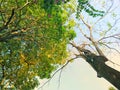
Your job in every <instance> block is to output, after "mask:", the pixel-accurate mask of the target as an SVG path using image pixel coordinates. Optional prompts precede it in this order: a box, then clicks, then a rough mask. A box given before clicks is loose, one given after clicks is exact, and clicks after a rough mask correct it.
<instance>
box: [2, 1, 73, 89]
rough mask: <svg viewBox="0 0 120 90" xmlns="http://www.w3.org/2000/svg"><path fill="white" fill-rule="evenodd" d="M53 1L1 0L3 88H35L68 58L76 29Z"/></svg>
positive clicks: (60, 7)
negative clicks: (39, 80) (67, 47)
mask: <svg viewBox="0 0 120 90" xmlns="http://www.w3.org/2000/svg"><path fill="white" fill-rule="evenodd" d="M53 1H55V0H50V2H49V4H48V6H47V8H46V3H48V2H47V1H46V0H22V1H20V0H19V1H18V0H9V1H5V0H1V1H0V90H4V89H6V88H10V89H17V90H30V89H34V88H35V87H36V86H37V85H39V82H38V77H39V78H40V79H43V78H50V75H51V72H52V71H54V70H55V69H56V68H57V67H58V66H59V65H60V64H63V63H64V62H65V61H66V60H65V58H66V56H67V52H66V45H67V43H68V42H69V40H71V39H73V37H75V33H74V31H73V30H72V27H71V26H69V23H68V24H66V25H65V21H66V20H67V17H68V15H69V14H68V13H66V14H65V13H64V14H63V13H62V12H65V11H64V10H63V9H62V6H60V3H59V5H58V3H57V2H56V3H53ZM61 3H62V4H63V3H64V2H61ZM49 8H50V9H49ZM48 9H49V10H48ZM69 29H71V30H69Z"/></svg>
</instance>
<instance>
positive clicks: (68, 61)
mask: <svg viewBox="0 0 120 90" xmlns="http://www.w3.org/2000/svg"><path fill="white" fill-rule="evenodd" d="M76 58H78V57H75V58H72V59H70V60H67V62H66V63H65V64H64V65H63V66H62V67H60V68H59V69H57V70H56V71H55V72H54V73H53V74H52V76H51V78H50V79H48V80H47V81H46V82H45V83H44V84H43V85H42V86H40V87H38V89H40V88H42V87H44V86H45V85H46V84H47V83H48V82H49V81H50V80H51V79H52V78H53V77H54V76H55V75H56V74H57V73H58V72H59V71H60V70H62V69H63V68H65V67H66V66H67V65H68V64H69V63H70V62H71V61H73V60H74V59H76Z"/></svg>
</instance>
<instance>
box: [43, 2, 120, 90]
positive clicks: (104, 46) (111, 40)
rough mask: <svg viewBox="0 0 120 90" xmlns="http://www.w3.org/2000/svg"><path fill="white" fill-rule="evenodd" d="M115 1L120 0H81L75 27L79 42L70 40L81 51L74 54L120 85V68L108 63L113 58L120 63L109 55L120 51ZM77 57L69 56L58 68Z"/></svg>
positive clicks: (117, 86) (104, 76)
mask: <svg viewBox="0 0 120 90" xmlns="http://www.w3.org/2000/svg"><path fill="white" fill-rule="evenodd" d="M96 2H99V4H101V3H102V5H103V6H100V5H98V4H97V5H98V6H97V8H98V9H99V8H100V10H98V9H95V8H96V7H93V6H95V4H94V3H96ZM114 3H115V4H114ZM116 3H120V2H119V0H118V1H112V0H109V1H108V0H100V1H94V2H92V0H91V2H90V1H89V0H78V7H77V13H76V15H77V20H76V23H77V24H76V27H77V28H78V29H79V31H80V33H79V34H78V36H79V37H77V40H75V41H77V42H71V43H70V44H71V45H72V46H73V47H75V48H76V49H77V50H78V52H79V54H74V55H75V56H76V57H75V58H79V57H81V58H83V59H85V60H86V61H87V62H88V63H89V64H90V65H91V66H92V67H93V69H94V70H95V71H96V72H97V77H98V78H100V77H103V78H105V79H106V80H107V81H109V82H110V83H111V84H113V85H114V86H115V87H116V88H118V89H120V72H119V71H118V70H116V69H114V68H112V67H110V66H108V65H107V64H106V62H111V63H112V64H114V65H116V66H118V67H120V65H119V64H118V63H115V62H114V61H112V60H111V58H109V55H110V54H113V53H115V52H116V53H117V54H118V56H119V54H120V52H119V49H120V48H119V43H120V33H119V28H118V27H119V25H118V24H119V20H120V19H119V18H120V16H119V15H118V13H119V11H118V9H119V4H118V5H116ZM92 4H94V5H92ZM88 19H89V20H88ZM77 32H78V31H77ZM78 38H79V41H78ZM76 43H77V44H76ZM71 52H72V51H71ZM108 52H110V54H108ZM75 58H72V59H70V60H68V61H67V62H66V64H64V65H63V66H62V67H60V68H59V69H58V70H57V71H56V72H58V71H60V70H61V69H63V68H64V67H65V66H66V65H67V64H68V63H69V62H71V60H74V59H75ZM56 72H55V73H56ZM55 73H54V74H55ZM54 74H53V76H54ZM43 86H44V85H43Z"/></svg>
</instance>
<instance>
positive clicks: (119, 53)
mask: <svg viewBox="0 0 120 90" xmlns="http://www.w3.org/2000/svg"><path fill="white" fill-rule="evenodd" d="M102 45H104V46H106V47H107V48H109V49H113V50H115V51H116V52H117V53H119V54H120V51H118V50H117V49H115V48H113V47H110V46H108V45H107V44H105V43H102Z"/></svg>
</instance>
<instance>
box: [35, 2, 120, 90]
mask: <svg viewBox="0 0 120 90" xmlns="http://www.w3.org/2000/svg"><path fill="white" fill-rule="evenodd" d="M93 1H94V2H96V4H95V3H92V2H91V4H93V5H96V6H97V4H100V3H102V5H103V6H102V7H103V8H107V9H108V6H110V3H109V2H108V3H107V4H105V2H104V0H93ZM105 1H107V0H105ZM109 1H110V0H109ZM113 1H114V5H113V8H112V9H111V11H112V10H113V12H115V13H117V14H119V13H120V10H119V9H120V7H119V8H118V9H114V8H115V7H117V6H118V5H119V4H120V3H119V0H113ZM99 2H100V3H99ZM97 8H100V6H99V5H98V6H97ZM118 16H119V15H118ZM116 18H117V16H116ZM85 19H86V18H85ZM94 20H95V19H93V20H92V22H93V21H94ZM109 21H110V22H111V24H112V23H114V21H115V20H114V18H111V16H106V17H105V20H103V21H101V23H102V25H104V26H105V27H102V26H101V25H100V24H99V25H100V27H98V24H96V25H95V27H96V28H95V29H96V30H98V31H99V29H105V28H107V27H106V25H105V24H106V23H107V22H109ZM88 22H89V20H88ZM119 25H120V23H118V25H117V27H118V26H119ZM83 28H84V27H83ZM75 31H76V33H77V37H76V38H75V41H76V42H77V43H78V42H79V38H80V34H78V33H80V32H79V30H78V29H76V30H75ZM116 32H120V30H118V31H116ZM116 32H114V33H116ZM110 34H113V33H112V32H110ZM95 37H96V38H97V37H98V36H97V35H96V36H95ZM115 47H117V46H115ZM105 50H106V49H105ZM107 56H108V58H109V59H111V60H113V61H114V62H116V63H118V64H120V60H119V56H120V55H119V54H118V53H116V52H114V53H107ZM106 64H107V65H109V66H111V67H113V68H115V69H119V70H120V67H118V66H115V65H113V64H112V63H110V62H107V63H106ZM59 77H60V80H59ZM44 82H46V80H43V81H42V83H41V85H42V84H44ZM111 86H112V85H111V84H110V83H109V82H108V81H106V80H105V79H103V78H98V77H97V73H96V72H95V71H94V70H93V68H92V67H91V66H90V65H89V64H88V63H87V62H86V61H85V60H83V59H81V58H79V59H76V60H74V62H72V63H70V64H68V65H67V66H66V67H65V68H64V69H63V70H62V73H61V76H60V73H57V74H56V75H55V76H54V77H53V78H52V80H50V82H49V83H47V84H46V85H45V86H44V87H43V88H39V87H40V86H39V87H38V88H36V89H35V90H108V88H109V87H111Z"/></svg>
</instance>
